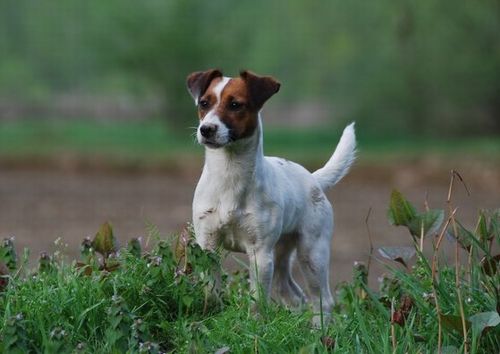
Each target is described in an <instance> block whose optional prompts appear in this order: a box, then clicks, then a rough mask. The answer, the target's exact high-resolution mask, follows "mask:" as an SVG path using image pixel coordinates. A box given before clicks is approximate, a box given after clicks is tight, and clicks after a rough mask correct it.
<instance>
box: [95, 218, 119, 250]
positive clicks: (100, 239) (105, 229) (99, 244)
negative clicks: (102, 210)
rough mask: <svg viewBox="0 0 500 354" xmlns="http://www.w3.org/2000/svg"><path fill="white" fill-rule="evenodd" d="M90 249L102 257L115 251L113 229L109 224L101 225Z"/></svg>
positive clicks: (115, 244)
mask: <svg viewBox="0 0 500 354" xmlns="http://www.w3.org/2000/svg"><path fill="white" fill-rule="evenodd" d="M92 247H93V248H94V249H95V250H96V251H97V252H99V253H100V254H102V255H103V256H104V257H108V256H109V255H110V254H111V253H114V252H116V251H117V249H118V246H117V242H116V239H115V236H114V235H113V228H112V226H111V224H110V223H109V222H105V223H104V224H102V225H101V227H100V228H99V231H98V232H97V234H96V235H95V237H94V240H93V241H92Z"/></svg>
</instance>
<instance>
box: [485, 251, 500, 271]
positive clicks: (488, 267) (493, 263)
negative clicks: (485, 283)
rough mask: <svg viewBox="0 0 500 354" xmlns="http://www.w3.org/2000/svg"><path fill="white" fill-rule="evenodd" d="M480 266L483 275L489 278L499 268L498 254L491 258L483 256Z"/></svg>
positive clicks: (499, 259) (499, 258) (499, 256)
mask: <svg viewBox="0 0 500 354" xmlns="http://www.w3.org/2000/svg"><path fill="white" fill-rule="evenodd" d="M480 264H481V268H482V269H483V272H484V274H486V275H489V276H492V275H495V274H496V272H497V271H498V269H499V268H500V254H497V255H496V256H493V257H490V256H484V257H483V259H481V262H480Z"/></svg>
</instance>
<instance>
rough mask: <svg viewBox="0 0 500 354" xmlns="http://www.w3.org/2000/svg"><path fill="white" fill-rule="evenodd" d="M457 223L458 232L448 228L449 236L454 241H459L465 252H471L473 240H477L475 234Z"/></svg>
mask: <svg viewBox="0 0 500 354" xmlns="http://www.w3.org/2000/svg"><path fill="white" fill-rule="evenodd" d="M455 223H456V227H457V229H456V232H457V234H455V229H454V228H453V227H449V228H448V234H447V235H449V236H451V237H452V238H453V239H455V240H456V241H458V244H459V245H460V246H461V247H462V248H463V249H465V250H467V251H469V250H470V248H471V246H472V240H473V239H474V238H475V236H474V234H473V233H472V232H471V231H469V230H467V229H466V228H465V227H464V226H463V225H462V224H461V223H460V222H459V221H458V220H455Z"/></svg>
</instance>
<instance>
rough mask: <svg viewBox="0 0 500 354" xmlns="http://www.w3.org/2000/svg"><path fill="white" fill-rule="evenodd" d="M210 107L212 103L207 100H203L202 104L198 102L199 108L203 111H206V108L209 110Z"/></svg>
mask: <svg viewBox="0 0 500 354" xmlns="http://www.w3.org/2000/svg"><path fill="white" fill-rule="evenodd" d="M209 105H210V103H208V101H207V100H201V101H200V102H198V106H199V107H200V108H201V109H205V108H208V106H209Z"/></svg>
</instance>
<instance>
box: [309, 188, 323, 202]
mask: <svg viewBox="0 0 500 354" xmlns="http://www.w3.org/2000/svg"><path fill="white" fill-rule="evenodd" d="M324 199H325V196H324V195H323V193H322V192H321V189H319V188H318V187H313V188H312V189H311V201H312V203H313V205H318V204H320V203H322V202H323V200H324Z"/></svg>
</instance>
